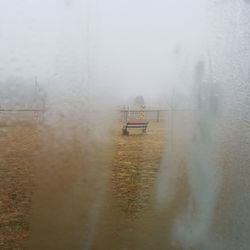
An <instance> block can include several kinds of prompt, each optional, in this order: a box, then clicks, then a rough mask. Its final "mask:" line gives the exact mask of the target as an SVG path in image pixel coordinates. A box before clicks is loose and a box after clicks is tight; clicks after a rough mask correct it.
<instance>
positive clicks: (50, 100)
mask: <svg viewBox="0 0 250 250" xmlns="http://www.w3.org/2000/svg"><path fill="white" fill-rule="evenodd" d="M249 39H250V5H249V1H247V0H245V1H243V0H238V1H233V0H189V1H180V0H156V1H152V0H151V1H150V0H144V1H142V0H134V1H132V0H106V1H100V0H52V1H51V0H43V1H33V0H23V1H19V0H9V1H7V0H2V1H0V55H1V59H0V88H1V92H0V106H1V110H4V112H5V111H6V110H8V109H11V110H12V109H13V110H16V109H22V112H23V109H30V108H33V109H34V108H35V109H37V110H38V111H39V112H40V111H41V110H42V112H43V115H44V116H43V120H42V125H41V124H40V125H39V126H38V129H37V130H36V131H38V132H36V133H37V135H36V136H37V137H36V140H37V141H38V144H39V146H37V148H36V149H35V150H34V156H32V157H33V158H32V162H33V163H32V164H33V165H32V166H33V167H34V169H35V170H34V171H35V172H34V174H33V175H34V182H35V187H34V191H33V193H34V194H33V196H32V202H31V204H32V205H31V212H30V214H31V215H30V228H31V233H30V236H29V237H28V240H27V242H26V243H25V244H26V245H25V247H27V248H28V249H248V245H249V240H248V234H249V229H250V221H249V218H250V217H249V206H250V200H249V198H248V196H249V191H248V186H249V185H248V180H249V174H250V173H249V170H248V167H249V156H248V155H249V153H248V152H249V150H250V148H249V140H250V138H249V135H250V133H249V119H250V118H249V105H250V102H249V86H250V85H249V80H250V78H249V77H250V73H249V72H250V65H249V62H250V61H249V59H250V45H249V44H250V41H249ZM138 96H142V97H143V98H144V99H145V102H146V108H148V109H150V108H151V109H153V108H152V107H157V108H161V109H164V110H165V111H166V113H164V114H165V115H164V122H165V123H164V128H165V129H166V130H164V131H165V132H164V136H163V135H162V136H160V137H159V138H158V137H157V138H158V139H155V140H159V141H160V138H162V137H164V138H165V137H166V139H164V140H165V141H164V149H163V150H162V151H163V153H162V155H161V159H160V163H159V169H157V171H156V173H155V175H156V178H155V179H154V181H153V184H152V186H151V189H152V191H150V192H151V196H150V199H149V201H148V202H147V205H146V207H147V209H146V212H140V213H139V214H140V216H139V217H140V218H139V219H138V218H137V219H136V220H134V219H133V220H132V219H131V218H130V217H129V216H128V218H127V217H124V218H123V214H122V213H120V211H119V212H118V211H117V210H116V209H115V208H114V207H115V205H114V206H113V203H112V202H110V200H111V201H113V200H112V199H111V198H110V192H111V193H112V191H110V185H111V184H110V183H111V182H112V180H113V179H112V178H114V177H113V176H114V173H113V172H114V170H113V167H111V166H112V164H114V163H113V162H114V155H115V153H114V152H116V150H117V148H118V149H120V147H122V146H121V145H123V144H126V143H127V145H128V144H129V143H131V145H133V142H132V141H128V140H129V139H130V138H132V139H133V136H130V137H129V139H128V140H127V141H125V142H124V141H123V140H125V139H121V140H122V142H117V141H118V140H117V139H114V134H115V135H116V133H117V130H115V129H116V127H117V125H119V126H120V127H121V128H122V124H120V123H118V119H119V114H118V112H117V111H118V110H119V108H120V107H125V106H128V107H129V108H132V109H133V101H132V100H133V99H134V98H135V97H138ZM13 110H12V111H13ZM12 111H11V112H12ZM26 111H27V110H26ZM38 111H37V112H38ZM165 111H164V112H165ZM158 115H159V113H158ZM1 117H2V116H1ZM1 117H0V119H1V124H2V123H3V124H5V120H4V122H3V121H2V120H3V119H7V118H5V116H4V118H1ZM27 117H28V116H27ZM27 117H25V119H27ZM28 118H29V117H28ZM158 118H159V117H158ZM16 119H17V118H16ZM18 119H19V118H18ZM18 119H17V121H16V123H18V122H19V120H18ZM12 122H13V119H12ZM9 124H11V123H9V122H7V125H8V126H9ZM1 126H2V127H1V129H2V130H3V131H4V133H6V128H5V127H3V125H1ZM4 126H5V125H4ZM120 127H119V132H121V128H120ZM149 127H150V123H149ZM114 131H116V132H114ZM151 131H153V129H152V130H151ZM119 132H118V133H119ZM152 133H153V132H152ZM146 136H148V137H145V138H150V136H151V134H150V132H149V134H148V135H146ZM134 138H135V140H137V139H138V138H140V137H138V138H137V137H136V136H135V137H134ZM142 138H143V137H142ZM132 139H131V140H132ZM122 143H123V144H122ZM10 144H11V143H10ZM117 145H118V146H117ZM139 145H140V146H141V147H142V148H143V150H142V153H141V155H139V156H138V155H137V156H136V157H137V158H138V157H139V158H140V159H143V160H145V159H147V157H148V156H147V154H146V153H145V152H146V150H147V149H150V147H153V146H152V145H150V144H147V143H146V142H145V141H143V142H142V143H141V144H139ZM132 147H133V146H132ZM136 157H135V158H136ZM137 158H136V159H137ZM28 161H31V160H28ZM128 161H130V160H129V159H126V161H125V163H126V162H128ZM131 161H132V160H131ZM133 164H134V165H135V163H133ZM147 165H150V164H149V163H146V164H145V166H147ZM119 181H121V182H122V180H119ZM111 186H112V185H111ZM138 192H139V193H140V190H138ZM138 197H140V195H139V196H138ZM138 199H139V198H138ZM109 202H110V204H109ZM115 204H116V203H115ZM109 209H110V212H107V211H109ZM143 211H144V210H143ZM112 213H114V216H113V214H112ZM115 216H117V217H118V216H120V217H119V219H117V218H115ZM123 219H124V220H123ZM130 219H131V221H132V222H131V223H132V226H131V227H130V224H129V223H130ZM116 220H118V222H117V223H116V222H115V221H116ZM119 223H120V224H119ZM118 225H119V226H121V225H122V226H121V229H120V231H119V232H120V234H119V233H116V232H115V233H114V234H112V233H113V231H112V230H114V228H117V227H118ZM131 228H133V230H134V231H133V230H132V229H131ZM114 231H115V230H114ZM100 232H103V234H102V233H100ZM114 235H116V236H114ZM25 249H26V248H25Z"/></svg>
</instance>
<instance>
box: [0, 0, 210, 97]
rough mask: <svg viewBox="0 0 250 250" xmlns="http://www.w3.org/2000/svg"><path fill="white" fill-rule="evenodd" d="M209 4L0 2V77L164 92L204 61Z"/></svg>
mask: <svg viewBox="0 0 250 250" xmlns="http://www.w3.org/2000/svg"><path fill="white" fill-rule="evenodd" d="M205 2H206V1H205V0H186V1H183V0H156V1H152V0H151V1H149V0H106V1H101V0H91V1H90V0H89V1H87V0H82V1H81V0H35V1H34V0H22V1H20V0H2V1H0V55H1V60H0V79H1V81H2V82H4V81H5V80H6V79H8V78H9V77H18V78H22V79H25V80H28V81H33V79H34V77H35V76H37V77H38V80H39V82H40V83H41V84H45V85H46V84H47V85H49V86H50V87H51V86H56V87H57V88H64V87H65V86H67V88H71V86H79V84H80V85H81V84H86V82H87V81H88V84H89V85H91V86H94V88H96V89H99V90H103V91H109V90H110V91H112V92H115V93H117V94H119V95H122V96H132V95H137V94H143V95H146V96H154V95H159V94H161V93H163V92H166V91H168V90H171V89H172V88H173V86H175V85H178V82H179V81H180V79H179V76H180V75H182V74H183V72H181V70H180V68H181V67H182V66H183V65H184V64H187V65H188V64H189V63H190V62H192V58H193V57H194V55H195V56H196V55H197V56H199V53H200V51H199V48H201V47H202V46H203V42H204V39H203V35H204V33H205V32H204V27H205V26H204V25H205V21H204V20H205V18H206V10H205V9H206V6H205ZM184 75H185V74H184ZM183 77H185V76H183Z"/></svg>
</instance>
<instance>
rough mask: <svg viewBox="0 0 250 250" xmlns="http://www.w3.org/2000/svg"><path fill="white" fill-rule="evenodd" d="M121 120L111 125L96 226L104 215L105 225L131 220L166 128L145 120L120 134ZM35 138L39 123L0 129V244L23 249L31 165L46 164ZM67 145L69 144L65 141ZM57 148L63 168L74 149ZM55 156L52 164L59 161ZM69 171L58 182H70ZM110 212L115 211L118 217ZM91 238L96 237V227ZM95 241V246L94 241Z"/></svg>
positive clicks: (32, 187)
mask: <svg viewBox="0 0 250 250" xmlns="http://www.w3.org/2000/svg"><path fill="white" fill-rule="evenodd" d="M121 126H122V124H119V125H118V126H117V128H116V129H114V130H113V131H112V141H113V151H112V155H113V159H112V160H111V164H110V165H109V169H106V170H105V171H107V175H108V177H107V182H106V188H107V194H105V197H106V198H105V199H107V201H106V202H105V203H108V204H109V209H108V211H107V210H106V209H105V208H104V209H102V210H101V215H100V217H99V220H100V223H99V226H100V228H101V227H102V225H103V223H106V222H107V220H108V221H109V225H112V224H113V225H115V224H117V225H120V226H121V225H123V223H124V222H126V221H127V220H129V221H130V222H131V223H132V221H133V220H134V218H136V217H137V216H138V215H139V214H140V213H142V212H143V211H144V209H146V208H147V206H148V204H149V200H150V197H151V196H152V192H153V188H154V184H155V179H156V175H157V171H158V170H159V166H160V162H161V157H162V153H163V150H164V145H165V140H166V138H165V134H166V133H165V127H164V124H163V123H150V125H149V127H148V132H147V134H142V133H141V132H140V131H132V132H131V135H130V136H123V135H121ZM41 141H42V139H41V129H40V128H39V127H37V126H17V125H15V126H5V127H1V129H0V178H1V180H0V191H1V192H0V201H1V202H0V211H1V213H0V248H1V249H25V247H24V244H25V243H26V242H27V240H28V238H29V235H30V225H31V215H30V213H31V210H32V206H33V193H34V192H36V186H37V183H36V179H37V178H36V177H35V175H36V171H37V169H36V168H37V166H40V167H41V166H42V164H46V160H42V163H41V162H40V164H37V161H39V159H40V161H41V156H40V154H44V152H43V153H42V150H41V144H42V143H41ZM43 144H44V142H43ZM68 150H69V151H71V150H72V149H70V147H69V149H68ZM63 154H64V156H63V157H61V158H62V159H63V160H62V161H63V162H64V167H65V168H67V167H69V166H70V165H72V164H75V163H76V160H75V158H76V155H74V154H72V153H69V154H68V155H67V156H65V151H64V153H63ZM58 155H59V154H58ZM58 155H57V156H56V157H57V158H58ZM71 157H72V158H71ZM56 162H57V163H55V162H54V164H58V165H60V164H62V163H61V162H60V161H56ZM79 162H81V161H80V160H79V161H78V163H79ZM78 163H77V164H78ZM90 165H91V164H90ZM88 167H90V168H91V167H92V166H88ZM72 176H73V175H72V174H71V175H70V174H69V175H67V174H66V175H65V176H64V177H63V178H64V179H63V180H64V182H60V184H59V185H61V188H63V186H64V184H63V183H66V184H65V186H67V178H69V179H70V178H72V180H71V182H74V179H73V177H72ZM45 178H46V177H45ZM65 179H66V180H65ZM92 198H93V197H92ZM104 207H105V206H104ZM112 213H113V215H114V214H115V213H117V216H120V219H119V220H120V222H119V223H117V217H116V218H114V217H112ZM114 230H115V231H116V233H117V232H118V231H119V228H117V227H116V228H114V229H111V232H110V233H111V234H112V232H113V233H114ZM97 231H98V230H97ZM106 236H107V235H106ZM103 237H105V234H103V236H102V237H101V238H102V239H103ZM95 238H96V240H98V238H99V236H98V233H96V236H95ZM107 239H108V236H107ZM103 240H104V241H105V239H103ZM96 247H97V249H98V244H97V245H96Z"/></svg>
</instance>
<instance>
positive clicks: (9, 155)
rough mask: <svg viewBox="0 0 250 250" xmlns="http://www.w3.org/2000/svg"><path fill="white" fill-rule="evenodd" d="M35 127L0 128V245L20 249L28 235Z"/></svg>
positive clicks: (35, 147) (36, 148)
mask: <svg viewBox="0 0 250 250" xmlns="http://www.w3.org/2000/svg"><path fill="white" fill-rule="evenodd" d="M37 150H38V130H37V128H36V127H28V126H26V127H20V126H19V127H16V126H9V127H2V128H1V130H0V178H1V180H0V211H1V213H0V248H1V249H20V247H22V244H23V242H24V241H25V240H26V239H27V237H28V236H29V212H30V207H31V198H32V190H33V187H34V183H33V166H34V157H35V155H36V152H37Z"/></svg>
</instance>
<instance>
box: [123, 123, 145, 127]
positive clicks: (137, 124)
mask: <svg viewBox="0 0 250 250" xmlns="http://www.w3.org/2000/svg"><path fill="white" fill-rule="evenodd" d="M147 126H148V122H127V123H126V127H127V128H147Z"/></svg>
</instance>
